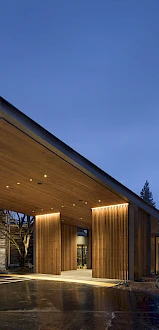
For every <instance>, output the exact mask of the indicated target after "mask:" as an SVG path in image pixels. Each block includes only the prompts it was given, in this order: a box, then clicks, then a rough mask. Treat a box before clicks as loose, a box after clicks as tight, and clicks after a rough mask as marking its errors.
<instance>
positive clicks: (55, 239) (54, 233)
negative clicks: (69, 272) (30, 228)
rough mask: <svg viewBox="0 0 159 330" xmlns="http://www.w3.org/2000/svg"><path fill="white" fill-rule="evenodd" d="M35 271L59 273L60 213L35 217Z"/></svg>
mask: <svg viewBox="0 0 159 330" xmlns="http://www.w3.org/2000/svg"><path fill="white" fill-rule="evenodd" d="M35 263H36V265H35V271H36V273H40V274H54V275H60V274H61V219H60V214H50V215H43V216H37V217H36V218H35Z"/></svg>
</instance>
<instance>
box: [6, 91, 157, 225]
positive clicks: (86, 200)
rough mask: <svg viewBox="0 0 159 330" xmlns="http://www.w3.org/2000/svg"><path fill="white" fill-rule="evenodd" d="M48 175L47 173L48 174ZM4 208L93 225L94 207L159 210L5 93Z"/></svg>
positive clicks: (152, 211)
mask: <svg viewBox="0 0 159 330" xmlns="http://www.w3.org/2000/svg"><path fill="white" fill-rule="evenodd" d="M45 175H46V176H45ZM0 191H1V193H0V208H1V209H3V208H4V209H10V210H14V211H18V212H22V213H25V214H28V215H37V214H43V213H52V212H61V217H62V220H64V221H65V222H67V223H70V224H73V225H77V226H79V227H84V228H90V226H91V208H93V207H98V206H105V205H115V204H121V203H127V202H128V203H133V204H136V205H138V206H139V207H140V208H142V209H143V210H145V211H146V212H148V213H149V214H151V215H152V216H153V217H155V218H156V219H159V211H158V210H157V209H155V208H154V207H152V206H150V205H149V204H147V203H146V202H144V201H143V200H142V199H141V198H140V197H139V196H138V195H136V194H134V193H133V192H132V191H131V190H129V189H128V188H126V187H125V186H123V185H122V184H120V183H119V182H118V181H116V180H115V179H113V178H112V177H111V176H109V175H108V174H107V173H105V172H104V171H102V170H101V169H100V168H98V167H97V166H95V165H94V164H92V163H91V162H90V161H88V160H87V159H86V158H84V157H82V156H81V155H80V154H79V153H77V152H76V151H74V150H73V149H71V148H70V147H69V146H67V145H66V144H65V143H63V142H62V141H60V140H59V139H58V138H56V137H55V136H54V135H52V134H51V133H49V132H48V131H47V130H45V129H44V128H43V127H41V126H40V125H38V124H37V123H36V122H34V121H33V120H31V119H30V118H29V117H27V116H26V115H25V114H23V113H22V112H21V111H19V110H18V109H17V108H15V107H14V106H13V105H11V104H10V103H9V102H7V101H6V100H4V99H3V98H2V97H0Z"/></svg>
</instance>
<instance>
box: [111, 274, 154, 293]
mask: <svg viewBox="0 0 159 330" xmlns="http://www.w3.org/2000/svg"><path fill="white" fill-rule="evenodd" d="M115 288H117V289H123V290H129V291H133V290H134V291H139V290H140V291H145V292H149V293H153V294H159V276H158V275H155V274H152V275H150V276H149V277H142V278H141V279H140V280H138V281H128V282H122V283H121V284H119V285H118V286H116V287H115Z"/></svg>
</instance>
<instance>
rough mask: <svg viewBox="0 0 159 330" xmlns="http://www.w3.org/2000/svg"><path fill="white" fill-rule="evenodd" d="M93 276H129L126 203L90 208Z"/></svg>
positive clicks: (125, 277) (124, 277)
mask: <svg viewBox="0 0 159 330" xmlns="http://www.w3.org/2000/svg"><path fill="white" fill-rule="evenodd" d="M92 276H93V277H98V278H112V279H113V278H114V279H115V278H116V279H124V280H126V279H127V278H128V205H127V204H123V205H122V204H121V205H120V206H117V205H116V206H113V207H105V208H97V209H93V210H92Z"/></svg>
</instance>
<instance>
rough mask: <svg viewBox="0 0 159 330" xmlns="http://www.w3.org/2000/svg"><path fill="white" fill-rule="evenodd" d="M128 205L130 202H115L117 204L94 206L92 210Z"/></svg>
mask: <svg viewBox="0 0 159 330" xmlns="http://www.w3.org/2000/svg"><path fill="white" fill-rule="evenodd" d="M127 205H129V204H128V203H123V204H115V205H106V206H98V207H92V210H95V209H106V208H113V207H119V206H127Z"/></svg>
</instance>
